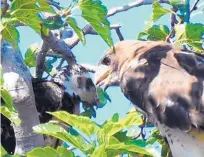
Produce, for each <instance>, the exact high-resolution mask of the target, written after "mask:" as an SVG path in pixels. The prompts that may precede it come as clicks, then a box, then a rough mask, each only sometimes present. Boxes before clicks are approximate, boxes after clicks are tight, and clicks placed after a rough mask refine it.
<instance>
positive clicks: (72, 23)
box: [66, 17, 86, 44]
mask: <svg viewBox="0 0 204 157" xmlns="http://www.w3.org/2000/svg"><path fill="white" fill-rule="evenodd" d="M66 22H67V23H68V24H69V25H70V26H71V27H72V28H73V30H74V31H75V32H76V34H77V36H78V37H79V39H80V40H81V41H82V43H83V44H85V43H86V40H85V37H84V32H83V31H82V30H81V29H80V28H79V27H78V26H77V22H76V20H75V19H74V18H73V17H68V18H67V19H66Z"/></svg>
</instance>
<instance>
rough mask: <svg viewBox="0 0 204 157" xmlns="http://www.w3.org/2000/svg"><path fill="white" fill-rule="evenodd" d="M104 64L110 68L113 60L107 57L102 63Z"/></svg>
mask: <svg viewBox="0 0 204 157" xmlns="http://www.w3.org/2000/svg"><path fill="white" fill-rule="evenodd" d="M101 63H102V64H104V65H107V66H109V65H110V64H111V59H110V57H105V58H104V59H103V60H102V62H101Z"/></svg>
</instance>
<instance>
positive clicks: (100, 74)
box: [94, 66, 110, 90]
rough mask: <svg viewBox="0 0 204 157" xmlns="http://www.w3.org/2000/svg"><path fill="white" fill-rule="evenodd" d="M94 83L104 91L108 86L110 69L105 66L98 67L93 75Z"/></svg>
mask: <svg viewBox="0 0 204 157" xmlns="http://www.w3.org/2000/svg"><path fill="white" fill-rule="evenodd" d="M94 77H95V83H96V85H97V86H99V87H102V86H103V88H104V90H105V89H107V88H108V86H109V84H110V69H109V68H108V67H107V66H103V67H99V68H98V69H97V71H96V73H95V76H94Z"/></svg>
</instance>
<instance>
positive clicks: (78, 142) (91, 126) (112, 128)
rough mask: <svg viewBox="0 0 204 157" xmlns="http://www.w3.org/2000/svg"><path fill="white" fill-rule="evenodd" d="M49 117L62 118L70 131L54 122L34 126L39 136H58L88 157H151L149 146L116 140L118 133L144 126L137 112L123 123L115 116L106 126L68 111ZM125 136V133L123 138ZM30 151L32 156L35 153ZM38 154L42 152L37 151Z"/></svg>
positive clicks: (122, 120)
mask: <svg viewBox="0 0 204 157" xmlns="http://www.w3.org/2000/svg"><path fill="white" fill-rule="evenodd" d="M50 114H51V115H53V116H54V117H55V118H57V119H59V120H60V122H61V123H65V124H68V125H67V130H68V132H67V131H66V130H65V129H64V128H63V127H61V126H60V125H57V124H53V123H51V122H50V123H46V124H40V125H38V126H35V127H33V129H34V131H35V132H36V133H40V134H44V135H51V136H53V137H56V138H58V139H60V140H62V141H64V142H66V143H68V145H71V146H74V147H75V148H76V149H79V150H81V151H82V152H83V153H84V154H86V155H88V156H89V155H90V156H116V155H120V154H122V153H131V154H138V153H139V154H146V155H150V156H151V153H150V152H149V150H148V148H146V146H144V145H143V146H142V147H141V146H139V144H141V143H140V142H139V143H137V142H135V143H134V142H132V143H131V142H130V139H128V138H127V140H126V141H125V140H124V141H120V140H121V137H120V139H119V138H117V137H118V136H116V134H117V133H121V132H122V131H123V130H124V129H127V128H129V127H130V126H135V125H140V124H142V119H141V116H140V115H139V114H138V112H136V111H134V112H130V113H128V114H127V116H126V117H125V118H123V119H121V120H119V117H118V115H117V114H115V115H114V116H113V117H112V118H111V119H110V120H108V121H106V122H105V123H104V124H103V125H98V124H96V123H95V122H93V121H92V120H91V119H89V118H87V117H82V116H77V115H71V114H69V113H67V112H65V111H57V112H52V113H50ZM69 126H70V127H69ZM93 136H96V138H97V140H94V141H93V140H91V139H92V137H93ZM125 136H126V135H125V134H124V137H125ZM88 139H89V140H88ZM123 139H125V138H123ZM133 141H134V140H133ZM36 149H40V148H36ZM31 152H32V154H33V153H34V152H35V151H31ZM40 152H42V150H40ZM36 153H39V152H38V151H36ZM38 155H40V154H38Z"/></svg>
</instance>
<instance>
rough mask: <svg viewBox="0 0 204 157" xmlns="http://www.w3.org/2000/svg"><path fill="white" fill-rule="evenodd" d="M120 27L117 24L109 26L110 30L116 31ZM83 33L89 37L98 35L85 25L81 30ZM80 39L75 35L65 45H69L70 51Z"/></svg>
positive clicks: (89, 26)
mask: <svg viewBox="0 0 204 157" xmlns="http://www.w3.org/2000/svg"><path fill="white" fill-rule="evenodd" d="M119 27H121V25H119V24H114V25H111V26H110V29H117V28H119ZM83 32H84V34H85V35H86V34H91V35H98V34H97V33H96V31H95V30H94V29H93V27H91V25H86V26H85V27H84V28H83ZM79 41H80V39H79V37H78V36H77V35H76V34H75V35H74V36H73V37H72V38H70V40H69V42H67V44H68V45H69V47H70V49H72V48H73V47H74V46H76V45H77V44H78V43H79Z"/></svg>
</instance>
